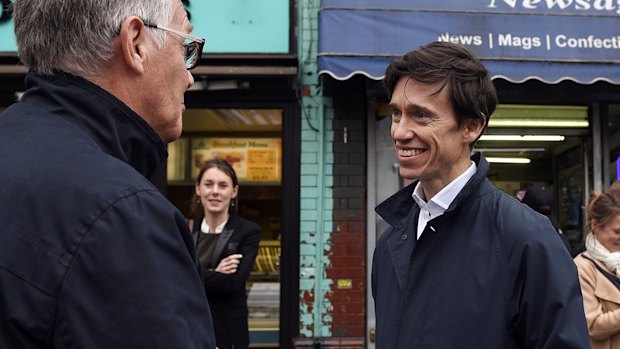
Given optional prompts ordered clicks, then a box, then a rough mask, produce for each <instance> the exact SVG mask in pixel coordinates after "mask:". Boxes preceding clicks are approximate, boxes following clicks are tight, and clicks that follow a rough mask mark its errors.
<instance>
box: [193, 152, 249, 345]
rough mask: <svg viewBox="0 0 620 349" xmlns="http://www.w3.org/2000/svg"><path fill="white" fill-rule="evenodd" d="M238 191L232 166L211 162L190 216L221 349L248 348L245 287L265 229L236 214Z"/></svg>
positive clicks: (203, 169) (202, 171)
mask: <svg viewBox="0 0 620 349" xmlns="http://www.w3.org/2000/svg"><path fill="white" fill-rule="evenodd" d="M238 191H239V184H238V182H237V175H236V173H235V170H234V169H233V168H232V167H231V166H230V164H229V163H228V162H226V161H224V160H222V159H217V158H216V159H212V160H209V161H207V162H205V163H204V165H203V166H202V167H201V169H200V172H199V174H198V178H197V181H196V190H195V193H194V198H193V200H192V205H191V212H192V215H193V216H194V224H193V226H192V234H193V235H194V241H196V253H197V254H198V258H199V259H200V265H201V267H202V270H203V274H204V279H205V291H206V294H207V299H208V300H209V306H210V307H211V314H212V316H213V327H214V329H215V337H216V342H217V347H218V348H219V349H233V348H234V349H239V348H247V347H248V345H249V342H250V339H249V332H248V306H247V299H246V292H245V283H246V281H247V279H248V276H249V275H250V272H251V271H252V266H253V265H254V260H255V259H256V255H257V253H258V243H259V241H260V232H261V228H260V226H259V225H258V224H256V223H253V222H250V221H248V220H246V219H243V218H241V217H239V216H238V215H236V214H235V212H234V211H235V207H236V205H235V201H236V198H237V194H238Z"/></svg>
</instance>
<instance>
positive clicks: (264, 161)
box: [191, 138, 282, 183]
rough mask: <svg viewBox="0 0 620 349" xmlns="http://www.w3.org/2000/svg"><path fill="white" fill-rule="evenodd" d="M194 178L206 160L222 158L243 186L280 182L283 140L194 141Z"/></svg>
mask: <svg viewBox="0 0 620 349" xmlns="http://www.w3.org/2000/svg"><path fill="white" fill-rule="evenodd" d="M191 154H192V178H196V177H197V176H198V171H199V170H200V167H201V166H202V164H204V162H205V161H207V160H209V159H212V158H221V159H224V160H226V161H228V163H230V164H231V165H232V167H233V168H234V169H235V172H236V173H237V178H238V179H239V182H240V183H257V182H258V183H280V181H281V180H282V139H280V138H194V139H192V151H191Z"/></svg>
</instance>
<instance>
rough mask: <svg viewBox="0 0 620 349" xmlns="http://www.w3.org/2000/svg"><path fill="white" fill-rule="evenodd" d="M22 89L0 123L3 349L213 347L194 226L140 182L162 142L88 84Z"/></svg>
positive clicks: (69, 79) (29, 80)
mask: <svg viewBox="0 0 620 349" xmlns="http://www.w3.org/2000/svg"><path fill="white" fill-rule="evenodd" d="M26 84H27V86H28V91H27V92H26V93H25V94H24V95H23V98H22V101H21V102H20V103H17V104H14V105H13V106H11V107H9V108H8V109H7V110H6V111H5V112H3V113H2V114H0V164H1V165H0V348H7V349H8V348H29V349H37V348H84V349H86V348H88V349H93V348H108V349H109V348H115V349H119V348H150V349H152V348H167V349H168V348H208V349H212V348H214V347H215V343H214V338H213V329H212V324H211V317H210V313H209V306H208V303H207V300H206V296H205V292H204V288H203V286H202V278H201V274H200V269H199V267H198V261H197V259H196V255H195V251H194V247H193V241H192V237H191V234H190V231H189V228H188V227H187V224H186V221H185V219H184V217H183V216H182V214H181V213H180V212H179V211H178V210H177V209H176V208H175V207H174V206H173V205H171V204H170V203H169V202H168V200H167V199H166V198H165V197H164V196H162V194H160V193H159V192H158V190H157V189H156V188H155V187H154V186H153V185H152V184H151V183H150V182H149V181H148V180H147V177H149V176H151V174H152V173H153V171H154V170H155V169H156V168H157V167H158V166H160V165H162V164H163V163H164V161H165V159H166V156H167V154H166V146H165V144H164V143H163V142H162V141H161V139H160V138H159V137H158V135H157V134H156V133H155V132H154V130H153V129H152V128H151V127H150V126H149V125H148V124H146V123H145V122H144V121H143V120H142V119H141V118H140V117H139V116H138V115H137V114H136V113H134V112H133V111H132V110H131V109H130V108H128V107H127V106H126V105H125V104H123V103H122V102H121V101H119V100H118V99H116V98H115V97H113V96H112V95H111V94H109V93H108V92H106V91H104V90H103V89H101V88H99V87H98V86H96V85H94V84H92V83H90V82H88V81H86V80H83V79H81V78H77V77H73V76H69V75H66V74H60V73H59V74H56V75H55V76H52V77H43V76H39V75H36V74H34V73H32V72H30V73H28V75H27V77H26ZM162 88H163V87H162Z"/></svg>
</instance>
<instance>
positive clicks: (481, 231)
mask: <svg viewBox="0 0 620 349" xmlns="http://www.w3.org/2000/svg"><path fill="white" fill-rule="evenodd" d="M472 160H474V161H475V162H476V163H477V165H478V170H477V172H476V174H475V175H474V177H473V178H472V179H471V180H470V181H469V182H468V183H467V184H466V185H465V187H464V188H463V190H462V191H461V192H460V193H459V194H458V195H457V197H456V198H455V200H454V201H453V202H452V204H451V205H450V207H449V208H448V210H447V211H446V212H445V213H444V214H443V215H442V216H439V217H436V218H434V219H432V220H431V221H429V222H428V224H427V226H426V228H425V230H424V232H423V234H422V236H421V237H420V240H418V241H416V226H417V217H418V213H419V210H420V209H419V207H418V205H417V204H416V203H415V201H414V200H413V198H412V197H411V194H412V192H413V189H414V187H415V185H416V183H417V182H416V183H413V184H411V185H409V186H408V187H406V188H404V189H403V190H401V191H399V192H398V193H396V194H395V195H394V196H392V197H390V198H389V199H387V200H386V201H384V202H383V203H381V204H380V205H379V206H378V207H377V209H376V211H377V213H379V214H380V215H381V216H382V217H383V218H384V219H385V220H386V222H388V223H389V224H390V226H391V227H390V228H388V229H387V230H386V231H385V232H384V233H383V235H382V236H381V238H380V239H379V241H378V242H377V247H376V249H375V253H374V259H373V266H372V293H373V297H374V300H375V308H376V322H377V323H376V330H377V332H376V340H377V342H376V343H377V349H405V348H407V349H408V348H416V349H422V348H424V349H457V348H463V349H483V348H484V349H517V348H528V349H529V348H531V349H534V348H545V349H586V348H589V347H590V344H589V341H588V330H587V327H586V323H585V317H584V311H583V305H582V298H581V290H580V287H579V280H578V278H577V270H576V268H575V264H574V263H573V261H572V259H571V257H570V255H569V254H568V252H567V251H566V248H564V246H563V245H562V242H561V241H560V239H559V238H558V235H557V233H556V232H555V230H554V229H553V227H552V226H551V224H550V222H549V220H548V219H547V218H546V217H544V216H542V215H540V214H538V213H535V212H534V211H533V210H532V209H530V208H529V207H527V206H526V205H524V204H521V203H520V202H518V201H517V200H516V199H513V198H511V197H509V196H508V195H506V194H504V193H502V192H501V191H499V190H497V189H496V188H494V187H493V186H492V185H491V183H490V182H489V181H488V180H487V179H486V173H487V171H488V168H489V165H488V163H487V162H486V160H484V158H482V157H481V156H480V155H476V156H474V157H473V158H472Z"/></svg>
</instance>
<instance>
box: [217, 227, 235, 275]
mask: <svg viewBox="0 0 620 349" xmlns="http://www.w3.org/2000/svg"><path fill="white" fill-rule="evenodd" d="M234 231H235V229H232V228H229V227H228V224H226V226H225V227H224V230H222V232H221V233H220V237H219V238H218V239H217V244H216V245H215V250H213V257H212V258H211V265H213V266H214V267H217V265H218V263H219V261H220V259H221V257H223V256H222V253H224V248H225V247H226V245H228V240H230V237H231V236H232V233H233V232H234Z"/></svg>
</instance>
